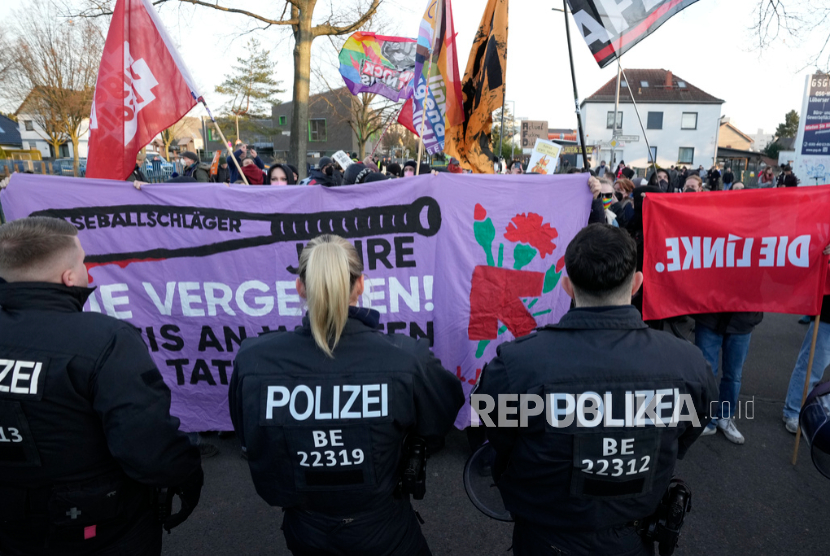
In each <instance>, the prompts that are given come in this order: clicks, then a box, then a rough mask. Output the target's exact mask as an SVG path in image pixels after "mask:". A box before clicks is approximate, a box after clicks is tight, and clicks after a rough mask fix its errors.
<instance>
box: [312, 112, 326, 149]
mask: <svg viewBox="0 0 830 556" xmlns="http://www.w3.org/2000/svg"><path fill="white" fill-rule="evenodd" d="M308 140H309V141H310V142H312V143H322V142H324V141H326V120H325V119H323V118H320V119H316V120H309V121H308Z"/></svg>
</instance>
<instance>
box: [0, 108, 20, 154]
mask: <svg viewBox="0 0 830 556" xmlns="http://www.w3.org/2000/svg"><path fill="white" fill-rule="evenodd" d="M0 145H8V146H10V147H22V146H23V141H22V140H21V139H20V129H19V128H18V127H17V122H15V121H14V120H10V119H9V118H7V117H6V116H3V115H0Z"/></svg>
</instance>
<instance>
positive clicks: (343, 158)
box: [332, 151, 354, 170]
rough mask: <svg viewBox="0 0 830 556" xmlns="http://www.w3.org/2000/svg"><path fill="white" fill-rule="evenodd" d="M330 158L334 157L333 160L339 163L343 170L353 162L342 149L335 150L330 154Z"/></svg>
mask: <svg viewBox="0 0 830 556" xmlns="http://www.w3.org/2000/svg"><path fill="white" fill-rule="evenodd" d="M332 158H333V159H334V161H335V162H337V163H338V164H339V165H340V167H341V168H343V169H344V170H345V169H346V168H348V167H349V166H351V165H352V164H354V162H352V159H351V158H349V155H347V154H346V153H345V152H343V151H337V152H336V153H334V154H333V155H332Z"/></svg>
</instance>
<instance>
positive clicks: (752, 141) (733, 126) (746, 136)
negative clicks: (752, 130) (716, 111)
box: [720, 120, 755, 143]
mask: <svg viewBox="0 0 830 556" xmlns="http://www.w3.org/2000/svg"><path fill="white" fill-rule="evenodd" d="M720 125H721V127H723V126H725V125H726V126H729V127H730V128H731V129H732V131H734V132H735V133H737V134H738V135H740V136H741V137H743V138H744V139H746V140H747V141H749V142H750V143H754V142H755V139H753V138H752V137H750V136H749V135H747V134H746V133H744V132H743V131H741V130H740V129H738V128H737V127H735V124H733V123H732V122H730V121H728V120H726V121H721V123H720Z"/></svg>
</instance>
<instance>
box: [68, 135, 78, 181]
mask: <svg viewBox="0 0 830 556" xmlns="http://www.w3.org/2000/svg"><path fill="white" fill-rule="evenodd" d="M69 138H70V139H71V140H72V157H73V158H74V159H75V160H74V162H73V163H72V168H73V175H74V176H75V177H76V178H77V177H80V175H81V157H80V156H79V153H78V143H80V141H79V140H78V134H77V133H73V134H72V135H70V136H69Z"/></svg>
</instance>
